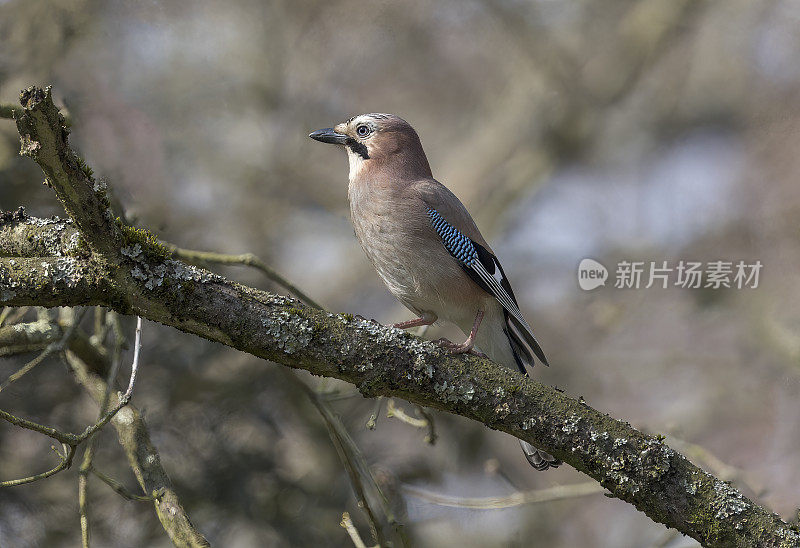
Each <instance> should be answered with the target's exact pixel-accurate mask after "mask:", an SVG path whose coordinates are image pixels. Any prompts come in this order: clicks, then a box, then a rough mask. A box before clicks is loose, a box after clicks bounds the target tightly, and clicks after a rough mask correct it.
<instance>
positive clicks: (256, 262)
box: [161, 242, 322, 310]
mask: <svg viewBox="0 0 800 548" xmlns="http://www.w3.org/2000/svg"><path fill="white" fill-rule="evenodd" d="M161 243H163V244H164V245H165V246H167V248H169V250H170V251H171V252H172V256H173V257H177V258H179V259H183V260H184V261H186V262H188V263H192V264H196V263H216V264H227V265H244V266H251V267H253V268H255V269H258V270H260V271H261V272H262V273H263V274H264V275H265V276H266V277H267V278H269V279H270V280H272V281H273V282H275V283H276V284H278V285H280V286H281V287H283V288H284V289H287V290H288V291H290V292H291V293H294V294H295V295H296V296H297V298H298V299H300V300H301V301H303V302H304V303H306V304H308V305H309V306H313V307H314V308H319V309H320V310H322V306H320V305H319V303H317V302H316V301H315V300H314V299H312V298H311V297H309V296H308V295H307V294H306V293H305V292H304V291H303V290H301V289H300V288H299V287H297V286H296V285H294V284H293V283H292V282H290V281H289V280H287V279H286V278H284V277H283V276H281V275H280V274H278V273H277V272H276V271H275V269H273V268H272V267H271V266H269V265H268V264H267V263H265V262H264V261H262V260H261V259H259V258H258V257H257V256H256V255H254V254H252V253H243V254H241V255H228V254H226V253H217V252H215V251H195V250H193V249H183V248H180V247H178V246H176V245H174V244H170V243H167V242H161Z"/></svg>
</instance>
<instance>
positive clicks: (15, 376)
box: [0, 309, 86, 392]
mask: <svg viewBox="0 0 800 548" xmlns="http://www.w3.org/2000/svg"><path fill="white" fill-rule="evenodd" d="M85 313H86V310H85V309H84V310H81V311H80V312H79V313H78V316H77V317H76V318H75V320H74V322H73V323H72V325H70V326H69V328H68V329H67V330H66V332H65V333H64V336H63V337H61V339H60V340H59V341H57V342H52V343H50V344H48V345H47V347H46V348H45V349H44V351H43V352H42V353H41V354H39V355H38V356H36V357H35V358H33V359H32V360H31V361H29V362H28V363H26V364H25V365H23V366H22V367H21V368H20V369H18V370H17V371H16V372H15V373H12V374H11V375H10V376H9V377H8V378H7V379H6V380H4V381H3V382H2V383H0V392H2V391H3V390H5V389H6V388H8V386H9V385H11V384H13V383H14V382H16V381H18V380H19V379H21V378H22V377H23V376H25V375H26V374H28V373H29V372H30V371H31V370H32V369H33V368H34V367H36V366H37V365H39V364H40V363H42V362H43V361H44V360H45V358H47V357H48V356H49V355H51V354H53V353H55V352H61V351H62V350H63V349H64V347H65V346H66V345H67V343H68V342H69V340H70V339H71V338H72V335H73V334H74V333H75V330H76V329H77V328H78V324H79V323H80V321H81V319H82V318H83V316H84V314H85ZM38 323H41V322H38ZM46 323H47V324H48V326H49V322H46ZM10 327H11V329H12V330H14V329H15V328H16V329H18V326H15V325H13V326H10ZM37 327H38V326H37ZM37 331H38V330H36V331H34V333H36V332H37ZM43 331H45V332H46V331H47V330H43ZM43 335H44V336H47V335H49V333H43Z"/></svg>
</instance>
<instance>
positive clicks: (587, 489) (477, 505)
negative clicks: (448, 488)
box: [400, 481, 605, 510]
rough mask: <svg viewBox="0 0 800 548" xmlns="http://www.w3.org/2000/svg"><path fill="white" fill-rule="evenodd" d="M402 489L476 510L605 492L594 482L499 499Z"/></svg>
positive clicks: (421, 497) (550, 488) (409, 492)
mask: <svg viewBox="0 0 800 548" xmlns="http://www.w3.org/2000/svg"><path fill="white" fill-rule="evenodd" d="M400 489H401V490H402V491H403V493H405V494H407V495H411V496H412V497H416V498H418V499H422V500H424V501H427V502H432V503H434V504H438V505H439V506H451V507H453V508H472V509H474V510H496V509H498V508H513V507H514V506H522V505H523V504H533V503H541V502H552V501H556V500H564V499H569V498H576V497H585V496H587V495H596V494H598V493H602V492H603V491H605V489H603V487H602V486H601V485H599V484H597V483H595V482H593V481H592V482H586V483H576V484H575V485H558V486H556V487H549V488H547V489H535V490H533V491H517V492H516V493H512V494H510V495H505V496H498V497H455V496H452V495H442V494H440V493H434V492H432V491H428V490H427V489H421V488H419V487H414V486H412V485H403V486H402V487H401V488H400Z"/></svg>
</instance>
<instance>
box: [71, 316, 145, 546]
mask: <svg viewBox="0 0 800 548" xmlns="http://www.w3.org/2000/svg"><path fill="white" fill-rule="evenodd" d="M99 318H100V312H99V309H96V310H95V334H97V332H98V331H99V330H100V329H101V327H100V326H99V325H98V324H101V323H102V325H106V322H105V321H103V322H100V321H99ZM136 331H137V343H141V340H140V337H139V332H140V331H141V318H139V321H138V323H137V326H136ZM104 338H105V336H103V337H99V338H97V343H98V344H99V345H102V341H103V339H104ZM120 343H121V341H120V338H119V337H117V336H115V337H114V357H113V359H112V362H111V367H110V368H109V371H108V377H107V379H106V390H105V394H104V395H103V400H102V401H101V402H100V412H99V416H98V420H100V419H102V417H103V415H104V414H105V412H106V408H107V407H108V402H109V400H110V399H111V391H112V387H113V386H114V379H116V378H117V373H118V372H119V366H120V363H121V362H122V360H121V359H120V358H121V353H122V348H121V346H120ZM138 358H139V355H138V346H137V348H136V350H135V351H134V362H137V361H138ZM96 445H97V436H92V437H91V438H90V439H89V443H87V444H86V450H85V451H84V453H83V461H82V462H81V468H80V471H79V474H78V510H79V514H80V523H81V542H82V543H83V548H89V503H88V497H89V472H91V471H92V470H93V466H92V460H93V459H94V450H95V447H96ZM97 475H98V477H99V473H97ZM101 479H102V478H101ZM109 480H110V478H109ZM104 481H105V480H104ZM112 481H113V480H112ZM109 485H111V484H109ZM120 487H121V486H120ZM112 488H114V487H113V485H112ZM115 490H116V489H115Z"/></svg>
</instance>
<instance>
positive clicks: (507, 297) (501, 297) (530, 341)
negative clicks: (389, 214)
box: [427, 207, 549, 373]
mask: <svg viewBox="0 0 800 548" xmlns="http://www.w3.org/2000/svg"><path fill="white" fill-rule="evenodd" d="M427 213H428V218H429V219H430V221H431V225H432V226H433V229H434V230H435V231H436V233H437V234H438V235H439V238H441V240H442V243H443V244H444V246H445V248H447V251H448V252H449V253H450V255H452V256H453V257H454V258H455V259H456V260H457V261H458V263H459V264H460V265H461V268H463V269H464V271H465V272H466V273H467V275H468V276H469V277H470V278H472V280H473V281H474V282H475V283H477V284H478V285H479V286H480V287H481V288H482V289H483V290H484V291H486V292H487V293H489V294H490V295H492V296H493V297H494V298H495V299H497V301H498V302H499V303H500V305H501V306H502V307H503V310H504V311H505V314H506V328H507V329H506V335H507V336H508V338H509V342H510V343H511V348H512V349H513V350H514V357H515V358H516V361H517V364H518V365H519V367H520V370H521V371H522V372H523V373H525V367H524V365H523V364H525V363H527V364H529V365H533V354H535V355H536V357H537V358H539V360H541V362H542V363H543V364H545V365H549V364H548V363H547V358H545V356H544V352H543V351H542V348H541V346H539V343H538V341H537V340H536V338H535V337H534V336H533V330H532V329H531V326H530V325H528V322H526V321H525V318H524V317H523V316H522V312H521V311H520V309H519V306H518V305H517V299H516V298H515V297H514V292H513V291H512V290H511V284H510V283H509V282H508V279H507V278H506V275H505V272H503V267H502V266H500V262H499V261H498V260H497V257H495V256H494V255H493V254H492V253H490V252H489V250H487V249H486V248H485V247H483V246H482V245H480V244H479V243H477V242H475V241H474V240H471V239H470V238H468V237H467V236H465V235H464V234H462V233H461V232H460V231H459V230H458V229H456V228H455V227H454V226H453V225H451V224H450V223H448V222H447V221H446V220H445V219H444V217H442V215H441V214H440V213H439V212H438V211H437V210H435V209H434V208H432V207H428V208H427Z"/></svg>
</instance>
